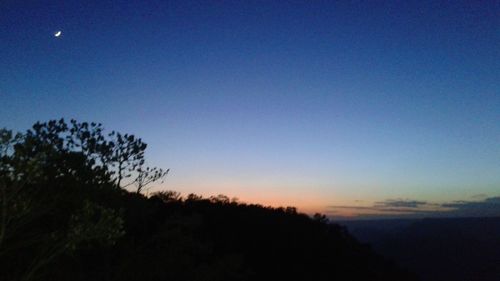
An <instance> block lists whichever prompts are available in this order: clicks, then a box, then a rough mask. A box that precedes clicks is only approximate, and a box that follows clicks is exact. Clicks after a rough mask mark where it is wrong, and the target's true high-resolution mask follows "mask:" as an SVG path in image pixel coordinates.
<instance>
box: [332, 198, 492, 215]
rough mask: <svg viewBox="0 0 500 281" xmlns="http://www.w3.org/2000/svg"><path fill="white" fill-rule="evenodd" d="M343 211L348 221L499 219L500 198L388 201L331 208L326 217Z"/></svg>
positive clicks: (333, 206)
mask: <svg viewBox="0 0 500 281" xmlns="http://www.w3.org/2000/svg"><path fill="white" fill-rule="evenodd" d="M342 210H344V211H349V212H351V216H350V217H351V218H352V217H353V215H352V214H354V217H355V218H421V217H491V216H500V197H489V198H485V199H484V200H481V201H477V200H476V201H469V200H461V201H453V202H445V203H440V204H438V203H430V202H427V201H419V200H410V199H387V200H384V201H379V202H375V203H374V204H372V205H371V206H355V205H332V206H328V209H327V211H326V213H327V214H331V215H332V216H333V217H337V218H342V216H341V215H340V214H342V213H343V212H342Z"/></svg>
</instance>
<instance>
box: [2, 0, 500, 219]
mask: <svg viewBox="0 0 500 281" xmlns="http://www.w3.org/2000/svg"><path fill="white" fill-rule="evenodd" d="M334 2H335V3H334ZM57 30H62V36H61V37H59V38H56V37H54V36H53V34H54V32H55V31H57ZM61 117H65V118H76V119H78V120H81V121H98V122H102V123H103V124H104V125H105V127H106V128H109V129H110V130H111V129H115V130H118V131H121V132H128V133H133V134H136V135H138V136H140V137H142V138H143V140H144V141H145V142H147V143H148V144H149V147H148V152H147V157H148V159H149V164H151V165H156V166H161V167H165V168H171V169H172V172H171V174H170V175H169V176H168V178H167V180H166V182H165V183H164V184H163V185H162V186H156V187H154V189H153V190H159V189H173V190H177V191H181V192H183V193H185V194H186V193H190V192H194V193H198V194H202V195H206V196H208V195H214V194H219V193H223V194H226V195H228V196H231V197H232V196H235V197H239V198H240V199H241V200H243V201H247V202H257V203H262V204H266V205H267V204H270V205H275V206H276V205H293V206H297V207H298V208H299V210H302V211H306V212H313V211H320V212H328V210H329V208H331V206H343V207H352V206H354V207H363V206H364V207H367V208H370V207H369V206H373V205H375V206H379V205H380V204H381V202H386V201H385V200H393V201H387V202H395V201H394V200H402V201H404V202H407V203H408V202H411V200H421V201H425V202H432V204H437V203H440V204H448V203H449V202H454V201H456V200H478V199H487V198H490V197H494V196H499V195H500V2H498V1H477V2H476V1H444V2H440V1H415V2H410V1H387V2H384V3H378V1H377V3H375V1H345V2H343V1H339V2H337V1H325V2H323V1H213V2H212V1H196V2H192V1H178V2H174V1H131V0H127V1H104V0H99V1H29V0H26V1H14V0H7V1H2V2H1V3H0V126H2V127H4V126H5V127H8V128H10V129H14V130H25V129H27V128H29V127H30V125H31V124H33V123H34V122H35V121H37V120H41V121H45V120H48V119H53V118H61ZM486 201H487V200H486ZM490 201H491V200H490ZM377 202H378V203H377ZM495 202H496V201H495ZM384 204H385V203H384ZM417 205H418V204H417ZM432 206H434V205H432ZM432 206H431V207H432ZM411 207H412V206H410V208H411ZM413 207H415V206H413ZM341 209H342V210H343V211H340V213H339V214H341V215H342V214H343V215H346V214H347V215H353V214H356V213H363V212H360V211H359V210H361V209H360V208H358V209H352V208H351V209H348V208H341ZM345 210H348V211H345ZM374 212H375V213H376V212H377V210H376V208H375V210H374Z"/></svg>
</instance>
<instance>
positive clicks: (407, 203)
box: [375, 199, 427, 208]
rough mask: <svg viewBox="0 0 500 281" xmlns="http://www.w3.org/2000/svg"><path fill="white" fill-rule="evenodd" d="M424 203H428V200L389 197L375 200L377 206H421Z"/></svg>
mask: <svg viewBox="0 0 500 281" xmlns="http://www.w3.org/2000/svg"><path fill="white" fill-rule="evenodd" d="M423 205H427V201H417V200H406V199H395V200H394V199H388V200H385V201H381V202H375V206H382V207H395V208H420V207H421V206H423Z"/></svg>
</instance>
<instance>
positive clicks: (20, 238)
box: [0, 120, 416, 281]
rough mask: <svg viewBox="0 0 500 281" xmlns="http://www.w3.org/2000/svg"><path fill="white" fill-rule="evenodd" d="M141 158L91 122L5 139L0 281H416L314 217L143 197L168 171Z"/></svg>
mask: <svg viewBox="0 0 500 281" xmlns="http://www.w3.org/2000/svg"><path fill="white" fill-rule="evenodd" d="M145 148H146V145H145V144H144V143H142V141H141V140H140V139H137V138H135V137H134V136H131V135H121V134H118V133H115V132H112V133H109V134H104V133H103V129H102V127H101V125H100V124H94V123H90V124H89V123H78V122H76V121H72V122H71V123H70V124H67V123H66V122H64V120H59V121H50V122H48V123H37V124H35V125H34V126H33V129H32V130H30V131H28V132H26V133H23V134H13V133H12V132H10V131H8V130H0V153H1V154H0V216H1V217H0V280H9V281H17V280H23V281H28V280H51V281H57V280H73V281H78V280H92V281H98V280H103V281H104V280H106V281H110V280H117V281H118V280H120V281H127V280H141V281H147V280H155V281H158V280H172V281H174V280H177V281H181V280H186V281H196V280H206V281H217V280H228V281H235V280H273V281H276V280H304V281H314V280H349V281H353V280H369V281H374V280H384V281H390V280H394V281H401V280H416V279H415V278H414V277H413V275H412V274H409V273H407V272H406V271H405V270H402V269H400V268H399V267H397V266H395V265H394V264H392V263H391V262H388V261H387V260H386V259H384V258H382V257H381V256H378V255H377V254H375V253H374V252H373V251H372V250H371V249H370V248H369V247H368V246H364V245H362V244H360V243H358V242H357V241H356V240H355V239H354V238H353V237H352V236H350V235H349V234H348V233H347V232H346V231H345V229H344V228H342V227H340V226H339V225H336V224H329V223H328V221H327V220H326V218H325V217H324V216H321V215H316V216H314V217H313V218H311V217H308V216H307V215H304V214H300V213H297V211H296V210H295V208H292V207H288V208H269V207H263V206H259V205H249V204H242V203H238V202H237V200H234V199H229V198H227V197H225V196H216V197H211V198H201V197H200V196H197V195H193V194H191V195H189V196H187V197H184V198H182V197H181V196H180V195H179V194H178V193H176V192H160V193H155V194H152V195H151V196H144V195H143V193H142V192H141V191H143V190H144V188H145V187H146V186H147V184H148V183H150V182H153V181H157V180H160V179H161V178H162V177H163V176H165V175H166V172H167V171H168V170H167V171H165V170H161V169H156V168H148V167H146V166H145V161H144V150H145ZM125 187H127V189H125Z"/></svg>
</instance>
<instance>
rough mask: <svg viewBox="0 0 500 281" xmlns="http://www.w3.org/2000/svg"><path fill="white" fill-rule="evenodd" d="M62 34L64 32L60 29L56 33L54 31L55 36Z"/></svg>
mask: <svg viewBox="0 0 500 281" xmlns="http://www.w3.org/2000/svg"><path fill="white" fill-rule="evenodd" d="M61 34H62V32H61V31H60V30H59V31H57V32H56V33H54V36H55V37H59V36H61Z"/></svg>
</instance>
